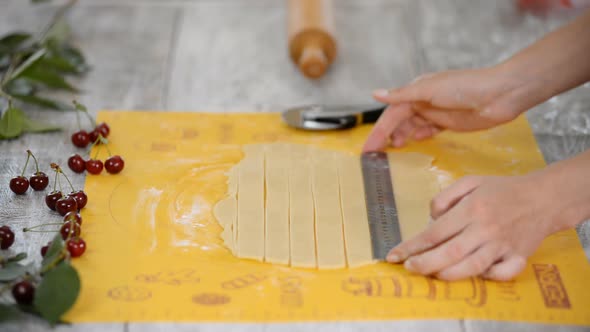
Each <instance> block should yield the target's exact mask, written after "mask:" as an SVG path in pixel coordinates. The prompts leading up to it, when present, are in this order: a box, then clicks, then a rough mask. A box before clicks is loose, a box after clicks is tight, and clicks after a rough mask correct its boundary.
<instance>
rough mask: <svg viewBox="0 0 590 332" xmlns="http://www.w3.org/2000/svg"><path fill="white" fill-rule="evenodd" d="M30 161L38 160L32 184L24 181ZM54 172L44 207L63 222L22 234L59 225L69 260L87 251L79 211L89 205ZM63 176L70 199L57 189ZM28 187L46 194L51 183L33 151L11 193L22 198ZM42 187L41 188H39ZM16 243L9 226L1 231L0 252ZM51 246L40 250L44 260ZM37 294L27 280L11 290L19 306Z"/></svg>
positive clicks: (58, 169)
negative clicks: (55, 212) (49, 184)
mask: <svg viewBox="0 0 590 332" xmlns="http://www.w3.org/2000/svg"><path fill="white" fill-rule="evenodd" d="M31 157H32V158H33V159H34V160H35V164H36V166H37V172H35V173H34V174H33V176H32V177H31V179H30V180H27V178H25V177H24V172H25V170H26V168H27V166H28V162H29V159H30V158H31ZM51 168H52V169H53V170H54V171H55V180H54V183H53V190H52V191H51V192H49V193H47V194H46V195H45V204H46V205H47V207H49V208H50V209H51V210H53V211H57V212H58V213H59V214H60V215H61V216H63V221H61V222H60V223H50V224H40V225H36V226H33V227H30V228H24V229H23V232H31V231H37V230H36V229H37V228H39V227H44V226H49V225H58V226H60V228H59V232H60V234H61V237H62V239H63V240H64V241H65V249H66V250H67V253H68V254H69V256H70V257H79V256H82V254H84V252H85V251H86V242H85V241H84V240H83V239H82V238H81V237H80V234H81V227H80V226H81V225H82V217H81V216H80V213H79V211H80V210H81V209H83V208H84V207H85V206H86V204H87V203H88V196H87V195H86V193H85V192H84V191H83V190H75V189H74V186H73V185H72V183H71V182H70V180H69V178H68V177H67V176H66V174H64V173H63V171H62V169H61V167H59V165H57V164H55V163H52V164H51ZM41 175H42V176H41ZM35 176H36V177H35ZM61 176H63V177H64V178H65V179H66V180H67V182H68V184H69V186H70V188H71V192H70V193H69V194H67V195H64V194H63V193H62V191H61V189H60V190H58V189H57V187H58V184H59V187H60V188H61V183H60V180H59V179H60V177H61ZM39 177H41V179H42V181H39V180H38V178H39ZM29 183H30V186H31V187H33V189H35V190H44V189H45V188H46V187H47V185H48V183H49V177H48V176H47V175H46V174H45V173H43V172H40V171H39V165H38V163H37V159H36V158H35V156H34V155H33V153H32V152H31V151H30V150H27V162H26V163H25V167H24V169H23V172H22V173H21V175H20V176H17V177H15V178H13V179H12V180H11V181H10V189H11V190H12V191H13V192H14V193H15V194H18V195H22V194H25V193H26V191H27V189H28V187H29ZM39 183H41V184H42V185H38V184H39ZM41 232H46V231H41ZM14 239H15V236H14V232H13V231H12V229H11V228H10V227H9V226H1V227H0V249H2V250H5V249H8V248H10V247H11V246H12V245H13V243H14ZM50 245H51V244H50V243H48V244H47V245H45V246H43V247H42V248H41V255H42V256H45V254H46V253H47V250H48V249H49V246H50ZM34 292H35V286H34V284H33V283H32V282H31V281H30V280H28V279H25V280H22V281H20V282H18V283H16V284H14V285H13V286H12V295H13V297H14V299H15V300H16V302H17V303H19V304H23V305H27V304H31V303H32V301H33V298H34Z"/></svg>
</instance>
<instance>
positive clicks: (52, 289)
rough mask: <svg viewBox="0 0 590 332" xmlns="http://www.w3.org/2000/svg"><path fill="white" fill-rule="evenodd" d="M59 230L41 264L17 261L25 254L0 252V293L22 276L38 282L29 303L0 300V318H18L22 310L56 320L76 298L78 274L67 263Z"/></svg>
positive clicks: (10, 287) (78, 287) (1, 320)
mask: <svg viewBox="0 0 590 332" xmlns="http://www.w3.org/2000/svg"><path fill="white" fill-rule="evenodd" d="M64 244H65V242H64V241H63V240H62V238H61V234H59V233H58V234H57V235H56V236H55V238H54V239H53V240H52V241H51V245H50V246H49V249H48V250H47V253H46V254H45V257H44V258H43V261H42V263H41V267H39V268H36V269H35V268H34V267H33V266H32V264H26V265H24V264H21V263H20V261H21V260H23V259H25V258H26V257H27V256H26V254H24V253H20V254H18V255H16V256H14V257H8V258H4V257H1V256H0V295H2V294H3V293H4V292H7V291H9V290H10V289H12V288H13V286H14V285H15V284H17V283H18V282H19V281H22V280H32V281H34V283H36V284H38V286H37V287H36V289H35V292H34V297H33V301H32V304H31V305H22V304H20V305H19V304H11V303H6V302H0V322H3V321H7V320H10V319H15V318H18V317H19V316H20V315H22V312H29V313H33V314H36V315H39V316H41V317H43V318H44V319H45V320H47V321H48V322H49V323H50V324H56V323H58V322H60V320H61V316H62V315H63V314H64V313H65V312H66V311H68V310H69V309H70V307H71V306H72V305H74V303H75V302H76V299H77V298H78V294H79V293H80V277H79V275H78V272H77V271H76V270H75V269H74V268H73V267H72V266H71V264H70V259H71V258H70V255H69V254H68V251H67V249H66V248H65V245H64Z"/></svg>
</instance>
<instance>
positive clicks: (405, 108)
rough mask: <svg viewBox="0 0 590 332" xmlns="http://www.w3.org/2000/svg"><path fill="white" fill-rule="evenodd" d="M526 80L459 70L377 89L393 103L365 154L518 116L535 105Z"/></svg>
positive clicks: (380, 96) (496, 69)
mask: <svg viewBox="0 0 590 332" xmlns="http://www.w3.org/2000/svg"><path fill="white" fill-rule="evenodd" d="M525 89H526V85H525V84H524V80H520V79H518V78H514V77H513V76H512V75H509V74H508V73H504V71H503V69H502V68H501V67H499V66H497V67H492V68H485V69H475V70H456V71H446V72H440V73H434V74H427V75H423V76H420V77H418V78H417V79H415V80H414V81H413V82H412V83H410V84H409V85H407V86H404V87H401V88H398V89H392V90H377V91H375V93H374V97H375V99H376V100H378V101H380V102H382V103H386V104H389V106H388V107H387V109H386V110H385V112H384V113H383V114H382V115H381V117H380V118H379V120H378V121H377V123H376V124H375V127H374V128H373V130H372V132H371V133H370V135H369V137H368V138H367V141H366V143H365V146H364V148H363V152H366V151H378V150H382V149H384V148H385V147H386V146H387V145H388V144H389V143H390V144H391V145H392V146H394V147H401V146H403V145H404V144H405V143H406V142H407V141H408V140H410V139H416V140H422V139H425V138H429V137H431V136H433V135H435V134H437V133H438V132H440V131H441V130H444V129H449V130H454V131H475V130H481V129H486V128H490V127H494V126H497V125H499V124H502V123H505V122H508V121H510V120H512V119H514V118H516V117H517V116H518V115H519V114H520V113H522V112H524V111H526V110H527V109H528V108H530V107H532V106H534V104H535V103H531V98H527V97H526V93H525V92H526V91H525Z"/></svg>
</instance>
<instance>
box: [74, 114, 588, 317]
mask: <svg viewBox="0 0 590 332" xmlns="http://www.w3.org/2000/svg"><path fill="white" fill-rule="evenodd" d="M98 120H99V121H106V122H107V123H108V124H109V125H110V127H111V135H110V137H109V140H110V150H111V151H112V152H113V153H116V154H120V155H122V156H123V158H124V159H125V162H126V165H125V169H124V170H123V172H122V173H120V174H118V175H109V174H106V173H104V172H103V174H101V175H98V176H92V175H88V176H87V177H86V185H85V190H86V192H87V194H88V197H89V203H88V206H87V207H86V208H85V209H84V210H83V211H82V216H83V218H84V227H83V234H82V236H83V237H84V239H85V240H86V242H87V244H88V249H87V251H86V253H85V255H84V256H83V257H81V258H79V259H76V260H74V264H75V266H76V268H77V269H78V271H79V272H80V274H81V279H82V291H81V294H80V297H79V299H78V301H77V303H76V305H75V306H74V308H73V309H72V310H71V311H70V312H69V313H68V314H67V316H66V317H65V318H66V320H69V321H72V322H86V321H242V322H246V321H247V322H252V321H321V320H349V321H350V320H394V319H437V318H471V319H493V320H506V321H508V320H509V321H528V322H543V323H568V324H584V325H587V324H590V309H589V308H590V287H588V282H589V281H590V264H588V261H587V260H586V257H585V256H584V252H583V250H582V247H581V245H580V242H579V240H578V238H577V236H576V233H575V232H574V231H573V230H570V231H565V232H561V233H558V234H555V235H553V236H551V237H549V238H548V239H546V240H545V241H544V242H543V244H542V246H541V248H540V249H539V250H538V251H537V252H536V253H535V255H534V256H533V257H531V258H530V261H529V265H528V266H527V268H526V270H525V272H524V273H523V274H522V275H521V276H519V277H518V278H517V279H516V280H515V281H513V282H508V283H496V282H490V281H483V280H481V279H477V278H473V279H470V280H465V281H461V282H454V283H448V282H443V281H438V280H435V279H431V278H426V277H422V276H417V275H413V274H410V273H408V272H406V271H405V270H404V269H403V267H402V266H399V265H397V266H396V265H390V264H385V263H379V264H374V265H370V266H365V267H361V268H355V269H341V270H333V271H317V270H313V269H296V268H289V267H285V266H275V265H270V264H265V263H260V262H254V261H247V260H240V259H237V258H235V257H233V256H232V255H231V253H230V252H229V251H228V250H227V249H226V248H225V247H224V246H223V244H222V241H221V239H220V232H221V228H220V226H219V225H218V224H217V222H216V221H215V219H214V217H213V215H212V206H213V205H214V203H215V202H217V201H218V200H219V199H221V198H222V197H223V195H224V194H225V193H226V180H227V178H226V172H227V171H228V170H229V169H230V167H231V166H232V165H234V164H235V163H237V162H238V161H239V160H240V158H241V157H242V153H241V145H243V144H250V143H263V142H277V141H281V142H293V143H301V144H312V145H315V146H318V147H322V148H328V149H335V150H346V151H352V152H356V153H358V152H359V151H360V149H361V146H362V144H363V142H364V140H365V138H366V136H367V134H368V133H369V130H370V126H361V127H359V128H355V129H352V130H348V131H338V132H324V133H309V132H302V131H297V130H293V129H290V128H288V127H286V126H285V125H284V124H283V123H282V122H281V120H280V116H279V115H278V114H262V113H228V114H211V113H170V112H123V111H116V112H100V113H99V115H98ZM404 150H405V151H416V152H422V153H425V154H429V155H432V156H434V157H435V158H436V160H435V162H434V165H435V167H436V169H437V172H438V173H439V174H440V176H441V180H442V181H446V182H448V181H450V180H451V179H456V178H459V177H461V176H463V175H465V174H505V175H512V174H523V173H526V172H529V171H532V170H534V169H539V168H541V167H543V166H544V161H543V159H542V156H541V154H540V152H539V150H538V148H537V145H536V143H535V140H534V138H533V136H532V134H531V130H530V128H529V126H528V123H527V122H526V119H524V118H520V119H518V120H517V121H514V122H513V123H511V124H509V125H506V126H503V127H500V128H496V129H493V130H490V131H486V132H481V133H474V134H453V133H443V134H441V135H439V136H437V137H436V138H435V139H432V140H429V141H426V142H423V143H412V144H410V145H409V146H408V147H407V148H405V149H404ZM102 153H104V154H103V155H102V156H103V159H104V158H106V151H104V149H103V150H102Z"/></svg>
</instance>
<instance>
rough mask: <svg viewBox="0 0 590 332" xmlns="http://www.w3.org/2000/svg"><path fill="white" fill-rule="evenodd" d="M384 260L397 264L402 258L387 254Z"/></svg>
mask: <svg viewBox="0 0 590 332" xmlns="http://www.w3.org/2000/svg"><path fill="white" fill-rule="evenodd" d="M386 260H387V261H388V262H390V263H399V262H401V260H402V258H401V257H400V256H399V255H398V254H389V255H387V258H386Z"/></svg>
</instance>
